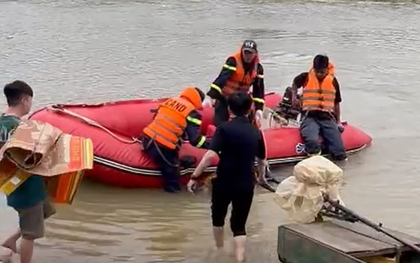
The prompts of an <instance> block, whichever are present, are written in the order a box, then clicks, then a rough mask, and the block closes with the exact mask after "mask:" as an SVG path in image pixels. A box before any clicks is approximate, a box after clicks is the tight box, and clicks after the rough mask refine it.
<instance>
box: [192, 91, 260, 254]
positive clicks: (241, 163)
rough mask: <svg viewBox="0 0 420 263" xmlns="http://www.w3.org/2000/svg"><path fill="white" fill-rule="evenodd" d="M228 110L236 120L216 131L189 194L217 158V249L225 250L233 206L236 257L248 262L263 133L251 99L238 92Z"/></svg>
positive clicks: (214, 207) (214, 189)
mask: <svg viewBox="0 0 420 263" xmlns="http://www.w3.org/2000/svg"><path fill="white" fill-rule="evenodd" d="M228 106H229V109H230V111H231V113H232V114H233V115H234V116H233V119H232V120H231V121H228V122H224V123H222V124H221V125H220V126H219V127H218V128H217V130H216V132H215V134H214V136H213V138H212V140H211V142H210V147H209V150H208V151H207V153H206V154H205V155H204V157H203V159H202V160H201V162H200V164H199V165H198V167H197V168H196V170H195V171H194V173H193V174H192V175H191V179H190V181H189V182H188V186H187V187H188V190H189V191H190V192H193V190H194V188H195V187H196V186H197V178H198V177H199V176H200V175H201V174H202V173H203V170H204V169H205V168H206V167H207V166H209V165H210V162H211V160H212V159H213V158H214V157H215V156H216V155H218V156H219V164H218V166H217V171H216V174H217V176H216V178H214V179H212V185H213V187H212V198H211V203H212V205H211V213H212V223H213V234H214V239H215V242H216V247H217V248H223V226H224V224H225V218H226V214H227V210H228V206H229V204H230V203H232V214H231V218H230V228H231V230H232V232H233V237H234V246H235V254H236V259H237V261H238V262H242V261H244V259H245V243H246V229H245V224H246V221H247V219H248V214H249V211H250V208H251V204H252V199H253V196H254V188H255V184H256V178H255V175H254V163H255V158H256V157H257V161H258V170H259V175H260V176H261V177H263V176H264V171H265V167H266V165H267V162H266V153H265V144H264V140H263V137H262V133H261V131H260V130H259V129H257V128H256V127H255V126H254V125H252V123H251V122H250V120H249V118H248V116H247V115H248V114H249V112H250V110H251V106H252V98H251V96H250V95H248V94H247V93H243V92H237V93H234V94H232V95H230V96H229V98H228Z"/></svg>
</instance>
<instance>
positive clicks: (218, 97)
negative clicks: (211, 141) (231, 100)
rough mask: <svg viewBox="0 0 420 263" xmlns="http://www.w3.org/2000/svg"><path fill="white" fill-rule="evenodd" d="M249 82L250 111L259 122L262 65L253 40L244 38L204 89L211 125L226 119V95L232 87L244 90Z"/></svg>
mask: <svg viewBox="0 0 420 263" xmlns="http://www.w3.org/2000/svg"><path fill="white" fill-rule="evenodd" d="M251 86H252V97H253V101H254V106H255V110H256V112H255V114H254V115H255V118H256V119H257V122H259V121H260V120H261V118H262V109H263V108H264V69H263V66H262V65H261V63H259V58H258V49H257V43H256V42H255V41H253V40H245V41H244V43H243V44H242V46H241V48H240V49H239V51H238V53H236V54H235V55H232V56H230V57H229V58H228V59H227V60H226V62H225V64H224V65H223V68H222V71H221V72H220V74H219V76H218V77H217V78H216V80H215V81H214V82H213V84H211V86H210V90H209V91H208V92H207V95H208V96H209V97H210V98H211V99H212V105H213V106H214V107H215V110H214V119H213V124H214V125H215V126H219V125H220V124H221V123H222V122H225V121H228V120H229V110H228V106H227V97H228V96H229V95H230V94H232V93H234V92H236V91H243V92H246V93H248V92H250V88H251Z"/></svg>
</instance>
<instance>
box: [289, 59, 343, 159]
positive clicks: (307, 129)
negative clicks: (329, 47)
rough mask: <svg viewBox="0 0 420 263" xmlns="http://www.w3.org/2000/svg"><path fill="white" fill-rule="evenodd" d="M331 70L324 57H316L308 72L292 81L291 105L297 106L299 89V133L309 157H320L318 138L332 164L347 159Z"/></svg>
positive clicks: (335, 83) (338, 98)
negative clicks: (320, 138)
mask: <svg viewBox="0 0 420 263" xmlns="http://www.w3.org/2000/svg"><path fill="white" fill-rule="evenodd" d="M334 74H335V72H334V66H333V65H332V63H330V62H329V58H328V57H327V56H325V55H316V56H315V58H314V60H313V66H312V68H311V69H310V70H309V72H304V73H301V74H300V75H298V76H297V77H295V79H294V80H293V85H292V104H293V105H294V106H295V107H298V106H299V100H298V98H297V90H298V88H300V87H303V92H302V96H301V99H300V100H301V105H300V106H301V114H302V116H303V119H302V122H301V126H300V132H301V135H302V138H303V141H304V143H305V150H306V152H307V153H308V154H309V155H313V154H319V153H321V145H320V143H319V135H321V136H322V137H323V139H324V143H325V146H327V149H328V152H329V154H330V155H331V157H332V158H333V159H335V160H344V159H346V158H347V155H346V151H345V148H344V144H343V140H342V138H341V132H342V131H343V130H344V127H343V126H342V124H341V121H340V103H341V92H340V85H339V83H338V81H337V78H336V77H335V75H334Z"/></svg>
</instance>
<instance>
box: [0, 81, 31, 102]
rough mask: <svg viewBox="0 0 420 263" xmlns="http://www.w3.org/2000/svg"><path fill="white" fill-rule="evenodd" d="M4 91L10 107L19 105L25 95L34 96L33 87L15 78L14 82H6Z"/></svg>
mask: <svg viewBox="0 0 420 263" xmlns="http://www.w3.org/2000/svg"><path fill="white" fill-rule="evenodd" d="M3 93H4V96H6V100H7V105H9V107H13V106H17V105H18V104H19V103H20V101H21V100H22V98H23V97H24V96H30V97H33V96H34V92H33V90H32V88H31V87H30V86H29V85H28V84H26V83H25V82H24V81H21V80H15V81H13V82H12V83H9V84H6V86H4V89H3Z"/></svg>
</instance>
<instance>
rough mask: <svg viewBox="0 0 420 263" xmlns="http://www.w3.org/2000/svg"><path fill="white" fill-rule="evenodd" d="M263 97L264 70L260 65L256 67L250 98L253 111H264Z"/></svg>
mask: <svg viewBox="0 0 420 263" xmlns="http://www.w3.org/2000/svg"><path fill="white" fill-rule="evenodd" d="M264 95H265V85H264V68H263V66H262V65H261V64H258V66H257V77H256V78H255V79H254V83H253V85H252V97H253V100H254V105H255V110H263V109H264V104H265V101H264Z"/></svg>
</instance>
